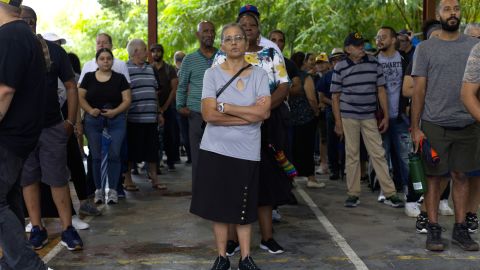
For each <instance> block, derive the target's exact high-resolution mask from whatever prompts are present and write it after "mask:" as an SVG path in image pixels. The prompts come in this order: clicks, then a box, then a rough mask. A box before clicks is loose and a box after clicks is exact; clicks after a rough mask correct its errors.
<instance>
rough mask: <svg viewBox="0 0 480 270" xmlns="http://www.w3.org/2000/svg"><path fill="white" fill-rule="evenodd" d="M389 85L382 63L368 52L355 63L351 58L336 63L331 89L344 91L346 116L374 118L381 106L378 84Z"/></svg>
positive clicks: (343, 104) (343, 100) (342, 103)
mask: <svg viewBox="0 0 480 270" xmlns="http://www.w3.org/2000/svg"><path fill="white" fill-rule="evenodd" d="M384 85H385V78H384V77H383V69H382V66H381V65H380V64H379V63H378V61H377V59H376V58H375V57H373V56H370V55H365V57H363V58H362V59H361V60H360V62H358V63H354V62H353V61H352V60H351V59H350V58H347V59H345V60H343V61H341V62H339V63H338V64H337V65H335V68H334V71H333V77H332V85H331V86H330V92H332V93H341V95H340V113H341V115H342V118H351V119H359V120H363V119H373V118H375V110H376V108H377V87H379V86H384Z"/></svg>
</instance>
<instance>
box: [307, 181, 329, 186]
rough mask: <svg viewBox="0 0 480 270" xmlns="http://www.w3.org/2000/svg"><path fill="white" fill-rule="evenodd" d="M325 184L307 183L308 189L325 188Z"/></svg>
mask: <svg viewBox="0 0 480 270" xmlns="http://www.w3.org/2000/svg"><path fill="white" fill-rule="evenodd" d="M324 187H325V183H323V182H317V181H307V188H324Z"/></svg>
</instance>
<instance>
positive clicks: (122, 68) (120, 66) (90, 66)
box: [78, 58, 130, 84]
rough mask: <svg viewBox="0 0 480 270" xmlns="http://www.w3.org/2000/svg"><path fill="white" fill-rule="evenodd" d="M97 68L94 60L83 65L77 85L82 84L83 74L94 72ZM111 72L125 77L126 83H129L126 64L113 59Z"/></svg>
mask: <svg viewBox="0 0 480 270" xmlns="http://www.w3.org/2000/svg"><path fill="white" fill-rule="evenodd" d="M97 68H98V65H97V61H96V60H95V59H93V60H90V61H88V62H86V63H85V65H83V68H82V73H81V74H80V78H79V79H78V84H81V83H82V80H83V77H84V76H85V73H87V72H94V71H96V70H97ZM112 70H113V71H115V72H117V73H120V74H123V76H125V78H126V79H127V82H128V83H130V75H129V74H128V67H127V64H125V62H123V61H122V60H119V59H116V58H114V59H113V66H112Z"/></svg>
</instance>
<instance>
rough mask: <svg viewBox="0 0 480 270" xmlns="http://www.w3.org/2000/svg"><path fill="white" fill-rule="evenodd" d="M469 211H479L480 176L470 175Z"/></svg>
mask: <svg viewBox="0 0 480 270" xmlns="http://www.w3.org/2000/svg"><path fill="white" fill-rule="evenodd" d="M469 182H470V183H469V185H470V187H469V190H468V205H467V212H471V213H477V211H478V205H480V176H475V177H470V179H469Z"/></svg>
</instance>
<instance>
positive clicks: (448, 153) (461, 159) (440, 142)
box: [422, 121, 480, 176]
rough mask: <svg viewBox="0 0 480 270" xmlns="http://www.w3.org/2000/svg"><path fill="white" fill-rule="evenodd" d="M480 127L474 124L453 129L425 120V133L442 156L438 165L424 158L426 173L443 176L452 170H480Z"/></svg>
mask: <svg viewBox="0 0 480 270" xmlns="http://www.w3.org/2000/svg"><path fill="white" fill-rule="evenodd" d="M479 128H480V127H479V124H472V125H469V126H467V127H465V128H461V129H452V128H445V127H441V126H439V125H435V124H433V123H429V122H427V121H423V122H422V130H423V133H425V136H426V137H427V139H428V140H429V142H430V144H431V146H432V148H433V149H435V150H436V151H437V153H438V155H439V157H440V163H439V164H437V165H436V166H431V165H429V164H428V162H426V161H425V160H424V165H425V173H426V174H427V175H430V176H442V175H446V174H447V173H449V172H452V171H457V172H463V173H466V172H474V171H476V170H479V169H480V159H479V151H478V150H479V149H480V147H479V146H480V145H479V139H480V138H479V131H480V129H479ZM422 157H423V155H422Z"/></svg>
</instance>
